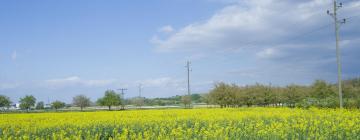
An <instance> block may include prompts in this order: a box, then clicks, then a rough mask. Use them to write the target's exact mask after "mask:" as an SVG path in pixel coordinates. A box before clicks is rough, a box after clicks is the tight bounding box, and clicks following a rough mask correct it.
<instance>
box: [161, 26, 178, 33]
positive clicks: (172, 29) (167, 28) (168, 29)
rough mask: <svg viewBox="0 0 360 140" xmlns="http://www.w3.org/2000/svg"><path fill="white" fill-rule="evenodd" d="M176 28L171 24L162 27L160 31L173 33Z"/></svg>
mask: <svg viewBox="0 0 360 140" xmlns="http://www.w3.org/2000/svg"><path fill="white" fill-rule="evenodd" d="M174 30H175V29H174V28H173V27H172V26H171V25H166V26H163V27H161V28H160V29H159V30H158V31H159V32H161V33H171V32H173V31H174Z"/></svg>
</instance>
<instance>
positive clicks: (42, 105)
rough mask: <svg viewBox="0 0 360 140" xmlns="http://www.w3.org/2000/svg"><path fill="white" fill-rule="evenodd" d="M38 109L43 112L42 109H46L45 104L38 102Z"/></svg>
mask: <svg viewBox="0 0 360 140" xmlns="http://www.w3.org/2000/svg"><path fill="white" fill-rule="evenodd" d="M35 108H36V109H38V110H42V109H44V102H42V101H41V102H38V103H37V104H36V107H35Z"/></svg>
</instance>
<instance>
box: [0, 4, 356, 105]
mask: <svg viewBox="0 0 360 140" xmlns="http://www.w3.org/2000/svg"><path fill="white" fill-rule="evenodd" d="M343 2H344V7H343V8H342V9H341V10H339V14H340V16H341V17H343V18H347V17H352V18H350V19H348V22H347V23H346V24H344V25H343V26H342V27H341V47H342V55H343V57H342V58H343V59H342V62H343V74H344V78H349V77H354V76H359V75H360V73H359V70H360V62H358V60H359V58H360V56H359V55H358V54H359V53H360V48H359V47H358V46H359V44H360V38H359V34H360V29H359V28H358V27H357V26H358V25H359V24H360V17H359V16H358V15H359V13H360V2H359V1H351V0H350V1H349V0H348V1H343ZM330 8H331V0H303V1H280V0H256V1H254V0H248V1H246V0H245V1H240V0H196V1H194V0H171V1H169V0H152V1H140V0H134V1H116V0H106V1H99V0H91V1H88V0H86V1H85V0H76V1H74V0H63V1H54V0H50V1H42V0H34V1H1V2H0V94H3V95H7V96H9V97H11V99H12V100H14V101H17V100H18V98H19V97H22V96H24V95H27V94H32V95H34V96H36V97H37V98H38V100H43V101H47V99H48V98H49V99H50V100H51V101H53V100H63V101H67V102H70V101H71V99H72V97H73V96H75V95H78V94H84V95H87V96H89V97H91V99H92V100H96V99H97V98H98V97H100V96H102V95H103V92H104V91H105V90H106V89H117V88H124V87H125V88H128V91H126V97H133V96H137V94H138V93H137V91H138V89H137V86H138V84H140V83H141V84H142V85H143V94H142V95H144V96H146V97H167V96H173V95H181V94H184V93H185V92H186V90H185V89H186V69H185V67H184V66H185V63H186V61H187V60H190V61H192V69H193V71H192V72H191V81H192V91H193V92H196V93H203V92H207V91H208V90H209V89H211V88H212V85H213V84H214V83H215V82H219V81H224V82H228V83H236V84H239V85H246V84H254V83H255V82H260V83H265V84H268V83H272V84H273V85H286V84H290V83H297V84H311V83H312V82H313V80H315V79H324V80H328V81H330V82H335V81H336V65H335V64H336V59H335V42H334V31H333V28H334V27H333V25H332V24H331V23H332V20H331V18H330V17H329V16H328V15H326V10H327V9H330Z"/></svg>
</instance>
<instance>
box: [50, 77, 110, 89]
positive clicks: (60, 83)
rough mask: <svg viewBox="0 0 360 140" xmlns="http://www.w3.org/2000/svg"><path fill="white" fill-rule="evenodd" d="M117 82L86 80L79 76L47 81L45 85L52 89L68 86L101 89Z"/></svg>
mask: <svg viewBox="0 0 360 140" xmlns="http://www.w3.org/2000/svg"><path fill="white" fill-rule="evenodd" d="M114 82H115V80H113V79H111V80H84V79H81V78H80V77H78V76H71V77H66V78H60V79H50V80H45V84H46V85H47V86H51V87H67V86H86V87H99V86H108V85H111V84H113V83H114Z"/></svg>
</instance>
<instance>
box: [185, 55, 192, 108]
mask: <svg viewBox="0 0 360 140" xmlns="http://www.w3.org/2000/svg"><path fill="white" fill-rule="evenodd" d="M190 64H191V62H190V61H187V62H186V66H185V67H186V69H187V92H188V99H189V108H190V107H191V91H190V71H191V69H190ZM185 107H186V106H185Z"/></svg>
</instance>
